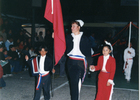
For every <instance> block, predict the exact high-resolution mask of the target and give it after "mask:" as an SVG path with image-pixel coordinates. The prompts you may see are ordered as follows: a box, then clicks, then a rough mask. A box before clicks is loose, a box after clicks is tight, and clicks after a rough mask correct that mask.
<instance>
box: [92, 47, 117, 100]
mask: <svg viewBox="0 0 140 100" xmlns="http://www.w3.org/2000/svg"><path fill="white" fill-rule="evenodd" d="M102 53H103V55H102V56H100V57H99V58H98V63H97V66H94V65H90V71H92V72H94V71H98V70H100V73H99V76H98V91H97V96H96V99H95V100H111V98H112V93H113V86H114V82H113V78H114V75H115V70H116V61H115V59H114V58H113V57H111V56H110V53H111V47H110V46H109V45H104V46H103V50H102Z"/></svg>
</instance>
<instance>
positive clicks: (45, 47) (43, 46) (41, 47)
mask: <svg viewBox="0 0 140 100" xmlns="http://www.w3.org/2000/svg"><path fill="white" fill-rule="evenodd" d="M43 48H44V49H45V51H48V48H47V46H45V45H41V46H40V47H39V49H38V50H39V51H41V50H42V49H43Z"/></svg>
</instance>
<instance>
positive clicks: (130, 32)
mask: <svg viewBox="0 0 140 100" xmlns="http://www.w3.org/2000/svg"><path fill="white" fill-rule="evenodd" d="M131 23H132V22H131V21H130V25H129V40H128V43H129V44H128V45H129V48H130V40H131Z"/></svg>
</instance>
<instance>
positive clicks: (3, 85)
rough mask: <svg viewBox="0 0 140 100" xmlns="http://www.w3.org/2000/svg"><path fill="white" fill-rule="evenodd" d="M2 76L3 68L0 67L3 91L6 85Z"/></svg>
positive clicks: (0, 80) (0, 84) (0, 81)
mask: <svg viewBox="0 0 140 100" xmlns="http://www.w3.org/2000/svg"><path fill="white" fill-rule="evenodd" d="M2 76H3V68H2V66H1V65H0V89H2V87H5V86H6V83H5V81H4V79H3V77H2Z"/></svg>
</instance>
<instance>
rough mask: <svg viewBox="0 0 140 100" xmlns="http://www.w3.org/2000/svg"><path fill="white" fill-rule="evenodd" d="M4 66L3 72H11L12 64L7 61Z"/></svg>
mask: <svg viewBox="0 0 140 100" xmlns="http://www.w3.org/2000/svg"><path fill="white" fill-rule="evenodd" d="M2 68H3V73H4V75H5V74H11V68H10V64H9V63H7V64H6V65H5V66H3V67H2Z"/></svg>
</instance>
